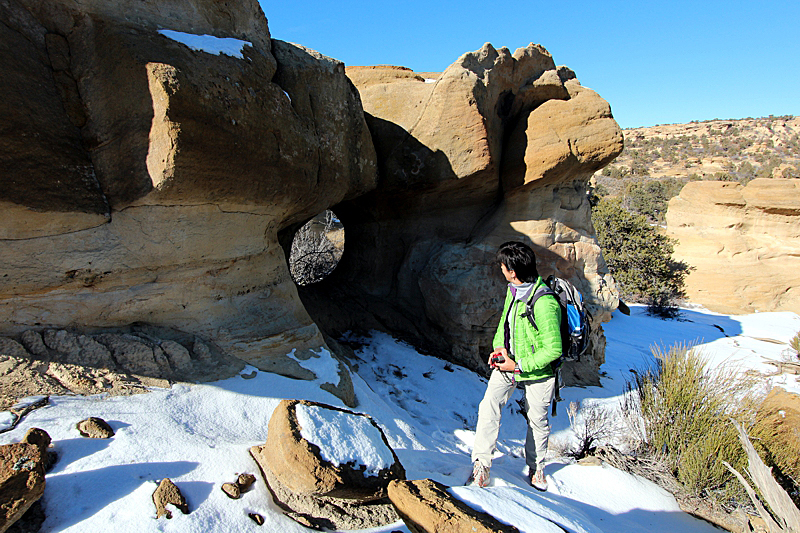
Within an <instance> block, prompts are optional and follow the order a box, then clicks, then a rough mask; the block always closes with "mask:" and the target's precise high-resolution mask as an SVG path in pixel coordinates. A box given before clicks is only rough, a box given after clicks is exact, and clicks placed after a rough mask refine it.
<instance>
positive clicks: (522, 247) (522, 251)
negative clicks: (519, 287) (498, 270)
mask: <svg viewBox="0 0 800 533" xmlns="http://www.w3.org/2000/svg"><path fill="white" fill-rule="evenodd" d="M495 257H496V258H497V262H498V263H502V264H504V265H505V266H506V268H507V269H508V270H513V271H514V273H515V274H516V276H517V278H519V280H520V281H522V282H524V283H530V282H534V281H536V278H538V277H539V271H538V270H537V269H536V255H534V253H533V250H531V248H530V246H528V245H527V244H524V243H521V242H517V241H509V242H505V243H503V244H501V245H500V248H499V249H498V250H497V255H496V256H495Z"/></svg>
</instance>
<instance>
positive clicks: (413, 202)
mask: <svg viewBox="0 0 800 533" xmlns="http://www.w3.org/2000/svg"><path fill="white" fill-rule="evenodd" d="M347 73H348V76H350V77H351V79H352V80H353V81H354V83H355V84H356V86H357V87H358V88H359V91H360V93H361V98H362V101H363V105H364V110H365V112H366V114H367V123H368V125H369V127H370V131H371V132H372V137H373V141H374V143H375V147H376V151H377V154H378V166H379V180H378V186H377V188H376V189H375V190H374V191H371V192H370V193H368V194H366V195H364V196H361V197H358V198H356V199H354V200H351V201H346V202H343V203H342V204H339V205H337V206H335V207H334V208H333V209H334V211H335V212H336V213H337V214H338V215H339V216H340V218H341V220H342V222H343V223H344V226H345V232H346V233H345V234H346V245H345V252H344V256H343V258H342V261H341V263H340V264H339V266H338V267H337V269H336V271H334V273H333V274H332V275H331V276H330V278H328V279H327V280H325V281H323V282H322V283H320V284H317V285H314V286H309V287H307V288H305V287H304V288H303V289H302V290H301V297H302V298H303V299H304V301H305V302H306V303H307V307H308V308H309V310H310V312H311V314H312V316H313V317H314V318H315V320H317V322H318V323H320V324H323V325H324V327H325V328H326V329H329V330H331V331H337V332H339V331H344V330H347V329H350V328H353V327H359V326H361V327H364V326H365V325H366V326H367V327H378V328H384V329H391V330H393V331H395V332H397V333H400V334H402V335H404V336H406V337H407V338H409V339H411V340H413V341H414V342H415V344H417V345H423V346H425V347H427V348H428V349H429V350H430V351H431V353H435V354H436V355H438V356H441V357H445V358H448V359H450V360H453V361H456V362H458V363H460V364H464V365H467V366H469V367H472V368H475V369H485V368H486V363H485V361H486V358H487V355H488V354H489V352H491V346H490V344H491V338H492V335H493V333H494V328H495V327H496V325H497V323H498V321H499V312H500V308H501V307H502V298H503V297H504V292H505V282H504V280H503V279H502V277H501V276H500V273H499V270H498V268H497V265H496V264H495V263H494V260H493V256H494V253H495V251H496V249H497V247H498V246H499V245H500V244H501V243H503V242H505V241H508V240H523V241H526V242H528V243H531V244H532V245H533V247H534V249H535V251H536V253H537V256H538V257H539V268H540V270H541V272H542V273H543V274H544V275H548V274H551V273H556V274H558V275H561V276H564V277H567V278H569V279H571V280H572V281H573V282H574V283H575V284H576V285H577V286H578V287H579V288H580V289H581V290H582V291H583V293H584V294H585V295H586V297H587V301H588V305H589V308H590V309H591V311H592V312H593V313H594V317H595V325H599V324H600V323H601V322H602V321H604V320H606V319H607V318H608V316H609V313H610V310H612V309H613V308H614V307H615V306H616V303H617V302H616V291H615V289H614V284H613V280H612V279H611V278H610V276H608V272H607V269H606V267H605V264H604V262H603V260H602V256H601V253H600V249H599V247H598V245H597V241H596V239H595V236H594V230H593V228H592V224H591V220H590V208H589V205H588V202H587V198H586V183H587V180H588V179H589V177H590V176H591V175H592V173H593V172H594V171H596V170H597V169H599V168H602V167H603V166H604V165H606V164H607V163H608V162H609V161H611V160H612V159H613V158H614V157H615V156H616V155H617V154H619V152H620V151H621V150H622V133H621V131H620V129H619V127H618V126H617V124H616V122H615V121H614V119H613V118H612V115H611V111H610V108H609V106H608V104H607V103H606V102H605V101H604V100H603V99H602V98H600V97H599V96H598V95H597V93H595V92H594V91H592V90H590V89H587V88H584V87H582V86H581V85H580V83H579V82H578V80H577V79H575V75H574V73H572V71H570V70H569V69H568V68H566V67H557V66H556V65H555V63H554V61H553V58H552V57H551V55H550V54H549V53H548V52H547V51H546V50H545V49H544V48H542V47H541V46H539V45H534V44H531V45H530V46H528V47H527V48H521V49H519V50H517V51H516V52H514V53H513V54H512V53H511V52H510V51H509V50H508V49H506V48H501V49H499V50H496V49H495V48H493V47H492V46H491V45H490V44H486V45H485V46H484V47H483V48H482V49H480V50H478V51H476V52H470V53H467V54H464V55H463V56H462V57H461V58H459V59H458V60H457V61H456V62H455V63H453V64H452V65H451V66H450V67H448V68H447V70H445V71H444V72H443V73H442V74H441V75H440V76H439V77H438V78H437V79H435V80H434V79H431V78H428V79H426V78H424V77H423V76H421V75H414V74H413V73H410V72H409V71H408V69H402V68H397V67H371V68H364V67H351V68H348V69H347ZM376 251H378V253H376ZM334 302H335V303H334ZM343 309H345V310H346V311H344V312H343ZM364 310H368V313H365V312H364ZM595 331H596V335H595V337H594V343H595V357H594V358H593V357H587V358H585V359H584V360H583V361H582V362H581V364H580V365H573V366H572V367H570V369H569V370H570V371H569V372H567V376H566V378H567V379H566V381H567V382H583V383H597V382H598V371H597V369H598V366H599V364H600V363H602V361H603V350H604V339H603V336H602V332H601V329H600V328H596V329H595Z"/></svg>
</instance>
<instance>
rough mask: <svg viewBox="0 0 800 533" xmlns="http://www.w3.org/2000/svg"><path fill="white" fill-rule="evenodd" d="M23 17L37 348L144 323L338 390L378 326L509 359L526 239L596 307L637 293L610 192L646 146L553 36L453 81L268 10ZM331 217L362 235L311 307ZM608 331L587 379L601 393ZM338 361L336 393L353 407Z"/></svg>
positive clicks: (155, 372) (67, 4)
mask: <svg viewBox="0 0 800 533" xmlns="http://www.w3.org/2000/svg"><path fill="white" fill-rule="evenodd" d="M0 15H2V17H1V18H0V20H2V21H3V23H2V24H0V47H2V50H4V51H5V53H3V54H0V66H2V67H3V71H4V76H3V77H2V79H1V80H0V88H1V89H2V90H3V93H4V94H7V95H9V97H8V98H6V99H4V100H3V101H2V102H0V117H2V119H3V123H4V124H5V125H6V127H5V128H4V129H3V131H2V132H0V209H2V214H3V216H2V217H0V255H2V257H3V259H4V261H3V263H2V265H0V324H2V327H0V334H2V335H4V336H6V337H8V338H10V339H11V340H13V341H14V342H17V343H21V342H22V335H24V334H26V333H25V332H27V331H33V332H34V333H36V334H42V332H46V331H50V330H53V331H65V332H68V333H69V334H72V335H77V336H80V335H86V334H92V335H104V334H109V335H119V334H123V333H124V332H126V331H127V330H129V329H130V328H133V327H136V326H138V325H142V324H143V325H145V326H148V327H158V328H165V329H169V330H170V331H175V332H179V333H180V334H181V335H185V336H187V337H191V338H195V337H196V338H197V339H199V340H200V341H201V342H203V343H204V344H206V345H208V346H209V347H211V349H213V350H217V351H218V352H219V353H223V354H226V355H229V356H235V357H237V358H239V359H240V360H241V361H243V362H247V363H249V364H252V365H254V366H256V367H258V368H260V369H262V370H267V371H273V372H278V373H281V374H283V375H286V376H290V377H295V378H301V379H311V380H314V379H317V378H319V377H320V376H318V375H317V374H316V373H315V371H314V370H313V368H314V366H315V365H314V363H315V362H316V361H317V360H316V359H315V357H319V355H318V354H319V353H320V352H318V351H312V350H318V349H319V348H320V347H321V346H324V345H325V343H326V340H327V341H328V342H330V344H331V345H332V346H331V347H332V348H336V343H334V342H332V341H330V339H332V338H336V337H337V336H338V335H340V334H341V333H342V332H344V331H346V330H348V329H355V328H358V329H370V328H379V329H383V330H386V331H389V332H390V333H393V334H395V335H398V336H403V337H407V338H409V339H410V340H413V341H414V342H415V343H416V344H418V345H420V346H423V347H425V348H426V349H429V350H430V351H432V352H435V353H436V354H437V355H440V356H442V357H445V358H447V359H450V360H452V361H454V362H457V363H459V364H463V365H466V366H470V367H473V368H476V369H483V370H485V368H486V366H485V363H484V361H485V358H486V354H487V353H488V351H489V348H490V347H489V344H490V339H491V335H492V332H493V329H494V327H495V325H496V323H497V321H498V320H499V317H498V310H499V307H500V303H501V299H502V296H503V292H504V287H503V283H502V278H500V277H499V273H498V271H497V268H496V266H495V265H493V264H492V257H493V254H494V251H495V249H496V248H497V246H498V245H499V244H500V243H502V242H503V241H506V240H510V239H520V240H525V241H527V242H529V243H530V244H532V245H533V246H534V248H535V249H536V251H537V253H538V254H539V258H540V268H541V270H542V273H543V274H549V273H552V272H555V273H558V274H560V275H562V276H565V277H568V278H570V279H571V280H572V281H573V282H574V283H575V284H576V285H578V287H579V288H580V289H581V290H582V291H583V292H584V294H585V295H586V297H587V301H588V303H589V307H590V309H591V310H592V311H593V312H594V316H595V322H597V323H600V322H602V321H603V320H605V319H607V318H608V316H609V311H610V310H611V309H612V308H613V307H614V306H615V305H616V296H615V294H616V293H615V290H614V285H613V280H612V279H611V278H610V277H609V276H608V274H607V270H606V268H605V265H604V264H603V261H602V258H601V256H600V250H599V248H598V247H597V243H596V239H595V238H594V232H593V230H592V227H591V222H590V218H589V205H588V203H587V201H586V194H585V193H586V181H587V180H588V177H589V176H591V174H592V173H593V172H594V171H596V170H598V169H600V168H602V167H603V166H604V165H606V164H607V163H608V162H609V161H610V160H611V159H613V158H614V157H615V156H616V155H617V154H618V153H619V151H620V150H621V148H622V135H621V133H620V130H619V128H618V127H617V125H616V123H615V122H614V120H613V118H612V116H611V111H610V108H609V106H608V104H607V103H606V102H605V101H604V100H602V99H601V98H600V97H599V96H598V95H597V94H596V93H595V92H594V91H591V90H589V89H586V88H584V87H582V86H581V85H580V83H579V82H578V81H577V79H576V78H575V75H574V73H573V72H572V71H570V70H569V69H568V68H566V67H557V66H556V65H555V63H554V62H553V59H552V57H551V56H550V54H549V53H548V52H547V51H546V50H545V49H544V48H542V47H541V46H538V45H531V46H529V47H527V48H523V49H520V50H517V51H516V52H515V53H514V54H511V53H510V52H509V51H508V50H507V49H505V48H501V49H499V50H496V49H494V48H493V47H492V46H491V45H488V44H487V45H486V46H484V47H483V48H482V49H481V50H478V51H476V52H471V53H468V54H465V55H464V56H462V57H461V58H459V59H458V61H456V62H455V63H454V64H453V65H451V66H450V67H449V68H448V69H447V70H446V71H445V72H444V73H442V74H441V75H440V76H438V77H437V78H436V79H433V78H431V76H432V75H431V74H424V75H419V74H416V73H412V72H410V71H408V70H407V69H406V70H403V69H396V68H388V69H386V68H374V69H361V70H360V71H356V70H353V71H351V72H350V74H351V76H352V79H354V80H355V81H356V83H357V85H358V86H359V88H358V90H357V89H356V88H355V87H354V86H353V84H352V83H351V81H350V80H349V79H348V77H347V76H346V75H345V69H344V66H343V64H342V63H340V62H338V61H336V60H333V59H330V58H327V57H325V56H322V55H321V54H319V53H317V52H314V51H313V50H308V49H306V48H303V47H302V46H299V45H294V44H289V43H284V42H281V41H277V40H273V39H271V36H270V34H269V29H268V27H267V21H266V18H265V17H264V15H263V13H262V12H261V9H260V7H259V4H258V3H257V2H256V1H255V0H246V1H244V2H240V3H237V4H235V5H232V4H228V3H220V2H210V1H208V0H195V1H191V2H174V1H169V2H166V3H159V4H158V5H155V4H153V3H141V2H135V1H133V0H124V1H122V2H112V3H109V2H101V1H99V0H88V1H77V0H55V1H53V2H44V3H43V2H40V1H37V0H8V1H7V2H4V3H2V5H0ZM187 34H191V35H193V36H195V37H197V36H200V35H203V36H204V37H203V42H205V43H208V42H212V43H218V42H224V43H225V47H222V48H224V50H225V51H224V52H218V51H217V49H216V48H213V47H211V48H209V45H208V44H204V45H197V44H191V45H190V44H185V43H188V42H189V41H188V40H187V39H186V35H187ZM231 43H233V44H231ZM231 46H232V48H231ZM222 48H221V49H222ZM362 100H363V102H364V107H365V108H366V111H367V114H366V120H365V114H364V109H363V108H362ZM329 207H334V210H335V212H336V213H337V215H339V217H340V218H341V220H342V222H344V224H345V231H346V232H347V246H346V247H345V251H344V256H343V258H342V261H341V262H340V264H339V267H337V269H336V271H335V272H334V274H333V275H332V276H331V277H330V278H328V280H326V281H325V282H323V283H322V284H318V285H319V286H317V287H313V288H312V287H309V288H308V290H305V289H304V290H303V293H304V294H303V303H301V300H300V298H299V297H298V289H297V287H296V286H295V284H294V283H293V281H292V279H291V277H290V275H289V269H288V265H287V255H288V252H289V250H290V247H291V240H292V236H293V234H294V231H295V230H296V229H297V228H298V227H300V226H301V225H302V224H303V223H304V222H306V221H307V220H309V219H310V218H312V217H313V216H315V215H317V214H318V213H320V212H322V211H323V210H325V209H326V208H329ZM312 317H313V320H312ZM595 331H596V332H597V333H596V334H595V335H594V339H593V340H594V348H595V351H594V353H595V357H593V358H589V360H587V361H585V362H584V364H583V365H582V366H580V367H575V368H573V369H572V370H571V371H570V372H569V374H570V376H568V379H567V381H568V382H569V381H570V380H571V381H573V382H575V381H577V382H584V383H597V380H598V378H597V367H598V365H599V364H600V363H601V362H602V360H603V355H602V353H603V337H602V333H601V330H600V329H599V328H596V329H595ZM184 348H186V346H185V345H184ZM292 349H294V351H293V352H292ZM287 352H291V353H287ZM81 353H83V352H81V351H79V352H78V356H79V358H80V357H81V356H80V354H81ZM86 353H87V354H89V352H88V351H87V352H86ZM152 353H153V354H154V355H157V354H156V351H153V352H152ZM177 355H180V354H177ZM161 362H162V363H163V361H161ZM79 363H81V364H88V365H89V367H91V365H92V364H93V363H92V362H90V361H89V362H86V361H83V360H81V361H79ZM69 364H73V362H70V363H69ZM170 364H171V363H169V364H168V365H166V366H165V365H160V363H159V361H156V360H154V361H153V365H151V366H152V368H151V369H150V370H148V371H146V372H144V373H145V374H150V375H151V377H155V378H159V379H160V378H163V377H165V376H164V371H163V370H164V369H165V368H167V367H170V366H169V365H170ZM159 365H160V366H159ZM234 366H235V365H233V366H231V369H234ZM170 368H171V367H170ZM238 368H241V366H239V367H238ZM234 370H235V369H234ZM339 374H340V376H341V379H340V380H339V385H333V384H323V385H322V386H323V387H325V386H328V388H329V389H331V392H333V393H334V394H336V395H338V396H339V397H340V398H342V400H343V401H344V402H345V403H348V404H354V402H355V397H354V394H353V391H352V385H351V384H350V381H349V378H348V375H347V371H346V369H345V366H344V365H343V364H340V365H339ZM215 377H220V376H215Z"/></svg>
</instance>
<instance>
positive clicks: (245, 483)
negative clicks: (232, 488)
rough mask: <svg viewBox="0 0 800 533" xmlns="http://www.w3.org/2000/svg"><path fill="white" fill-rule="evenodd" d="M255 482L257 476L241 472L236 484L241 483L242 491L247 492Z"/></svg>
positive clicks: (240, 488)
mask: <svg viewBox="0 0 800 533" xmlns="http://www.w3.org/2000/svg"><path fill="white" fill-rule="evenodd" d="M255 482H256V476H254V475H253V474H239V479H237V480H236V484H237V485H239V490H240V491H242V492H247V491H248V490H249V489H250V486H251V485H252V484H253V483H255Z"/></svg>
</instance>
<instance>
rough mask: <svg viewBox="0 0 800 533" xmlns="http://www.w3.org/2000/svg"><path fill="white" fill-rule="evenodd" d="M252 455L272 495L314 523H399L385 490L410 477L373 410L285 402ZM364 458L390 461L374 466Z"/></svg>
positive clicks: (317, 525) (304, 520) (331, 526)
mask: <svg viewBox="0 0 800 533" xmlns="http://www.w3.org/2000/svg"><path fill="white" fill-rule="evenodd" d="M303 424H306V426H308V427H304V426H303ZM323 435H324V437H322V436H323ZM307 437H308V438H307ZM320 439H321V440H324V441H325V442H322V441H321V440H320ZM328 439H330V441H328ZM365 446H366V447H367V449H363V448H364V447H365ZM342 452H345V455H347V458H343V457H341V456H340V454H341V453H342ZM250 453H251V455H252V456H253V458H254V459H255V460H256V462H257V463H258V465H259V467H260V469H261V472H262V474H263V476H264V479H265V481H266V483H267V487H268V488H269V490H270V493H271V494H272V496H273V500H274V501H275V502H276V503H277V504H278V505H279V506H280V507H281V508H282V509H283V510H284V512H285V513H286V514H287V515H288V516H290V517H292V518H293V519H294V520H296V521H298V522H299V523H301V524H303V525H305V526H307V527H312V528H315V529H319V528H328V529H336V530H340V529H365V528H373V527H381V526H385V525H387V524H390V523H392V522H395V521H397V520H398V516H397V513H396V511H395V510H394V507H393V506H392V504H391V503H390V502H389V501H388V500H387V499H386V488H387V486H388V484H389V482H390V481H392V480H396V479H404V478H405V470H404V469H403V467H402V465H401V464H400V461H399V460H398V459H397V456H396V455H395V454H394V451H392V449H391V448H390V447H389V445H388V443H387V442H386V437H385V436H384V435H383V432H382V431H381V429H380V428H379V427H378V425H377V424H376V423H375V421H374V420H372V419H371V418H370V417H368V416H367V415H362V414H358V413H354V412H352V411H347V410H344V409H339V408H336V407H332V406H328V405H324V404H318V403H314V402H310V401H306V400H283V401H281V403H280V404H279V405H278V407H277V408H276V409H275V411H274V412H273V413H272V416H271V418H270V421H269V433H268V436H267V442H266V443H265V444H264V445H263V446H254V447H253V448H251V449H250ZM351 456H352V459H350V457H351ZM363 458H370V459H369V460H368V461H374V460H376V459H375V458H380V459H379V460H378V463H380V462H381V461H383V462H382V463H381V464H371V465H368V464H366V463H365V462H364V459H363ZM345 459H347V460H346V462H344V461H345Z"/></svg>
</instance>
